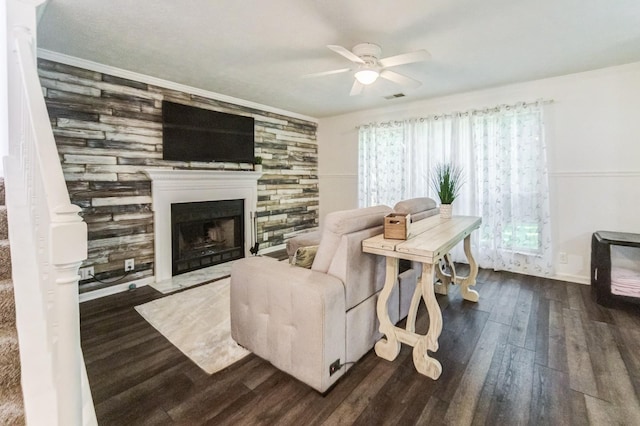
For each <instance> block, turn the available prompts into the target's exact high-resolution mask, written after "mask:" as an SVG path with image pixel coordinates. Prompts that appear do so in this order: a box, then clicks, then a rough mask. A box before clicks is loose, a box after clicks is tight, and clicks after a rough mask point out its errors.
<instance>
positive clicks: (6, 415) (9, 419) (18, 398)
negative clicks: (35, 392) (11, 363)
mask: <svg viewBox="0 0 640 426" xmlns="http://www.w3.org/2000/svg"><path fill="white" fill-rule="evenodd" d="M0 424H1V425H24V424H26V423H25V420H24V402H23V401H22V390H21V389H20V388H19V387H13V388H3V389H0Z"/></svg>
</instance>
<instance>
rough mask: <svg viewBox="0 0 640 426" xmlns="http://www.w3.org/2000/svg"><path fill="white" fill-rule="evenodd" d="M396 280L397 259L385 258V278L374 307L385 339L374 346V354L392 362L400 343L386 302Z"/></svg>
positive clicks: (398, 350)
mask: <svg viewBox="0 0 640 426" xmlns="http://www.w3.org/2000/svg"><path fill="white" fill-rule="evenodd" d="M397 279H398V259H397V258H395V257H387V269H386V277H385V281H384V287H383V288H382V291H381V292H380V296H378V304H377V306H376V312H377V314H378V320H379V321H380V329H379V330H380V333H382V334H384V335H385V337H383V338H382V339H380V340H379V341H378V342H377V343H376V345H375V350H376V354H377V355H378V356H379V357H380V358H384V359H386V360H387V361H393V360H394V359H396V357H397V356H398V353H399V352H400V342H398V338H397V337H396V331H395V326H394V325H393V324H392V323H391V319H390V318H389V307H388V305H387V302H388V301H389V296H390V295H391V291H392V290H393V286H394V285H395V283H396V280H397Z"/></svg>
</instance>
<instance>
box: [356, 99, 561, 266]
mask: <svg viewBox="0 0 640 426" xmlns="http://www.w3.org/2000/svg"><path fill="white" fill-rule="evenodd" d="M359 143H360V146H359V190H360V191H359V193H360V199H359V205H360V206H361V207H365V206H370V205H377V204H386V205H389V206H393V205H394V204H395V203H396V202H398V201H400V200H403V199H407V198H413V197H421V196H430V197H432V198H434V199H436V200H437V197H436V196H435V194H433V192H432V190H431V188H430V185H429V171H430V170H431V169H432V168H433V166H434V165H435V164H437V163H441V162H450V163H453V164H456V165H458V166H460V167H462V169H463V170H464V178H465V183H464V185H463V187H462V191H461V194H460V196H459V198H458V199H456V202H455V203H454V204H453V207H454V214H457V215H475V216H481V217H482V220H483V223H482V226H481V228H480V231H479V232H477V233H475V234H474V238H473V242H474V246H475V249H474V254H475V257H476V259H477V260H478V263H479V265H480V266H481V267H483V268H493V269H504V270H510V271H514V272H523V273H529V274H533V275H551V274H552V272H553V271H552V253H551V237H550V235H551V230H550V219H549V217H550V212H549V198H548V175H547V165H546V148H545V141H544V124H543V115H542V105H541V103H535V104H520V105H514V106H506V107H497V108H493V109H490V110H483V111H469V112H465V113H454V114H446V115H440V116H431V117H425V118H419V119H412V120H405V121H401V122H400V121H398V122H392V123H386V124H383V125H376V124H369V125H366V126H362V127H360V141H359ZM454 257H456V258H458V257H459V256H454Z"/></svg>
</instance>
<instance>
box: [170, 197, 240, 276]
mask: <svg viewBox="0 0 640 426" xmlns="http://www.w3.org/2000/svg"><path fill="white" fill-rule="evenodd" d="M243 217H244V200H222V201H201V202H195V203H177V204H171V245H172V251H171V253H172V255H171V258H172V271H173V272H172V273H173V275H179V274H183V273H185V272H189V271H194V270H196V269H200V268H206V267H209V266H213V265H218V264H220V263H224V262H229V261H231V260H235V259H240V258H242V257H244V220H243Z"/></svg>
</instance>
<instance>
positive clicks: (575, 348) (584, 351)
mask: <svg viewBox="0 0 640 426" xmlns="http://www.w3.org/2000/svg"><path fill="white" fill-rule="evenodd" d="M562 316H563V319H564V327H565V338H566V350H567V362H568V367H569V384H570V386H571V389H573V390H576V391H578V392H582V393H585V394H588V395H591V396H595V397H597V396H598V389H597V386H596V379H595V376H594V374H593V367H592V364H591V356H590V355H589V346H588V345H587V338H586V336H585V331H584V325H583V324H582V318H581V316H580V313H579V312H577V311H573V310H571V309H566V308H565V309H563V311H562Z"/></svg>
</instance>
